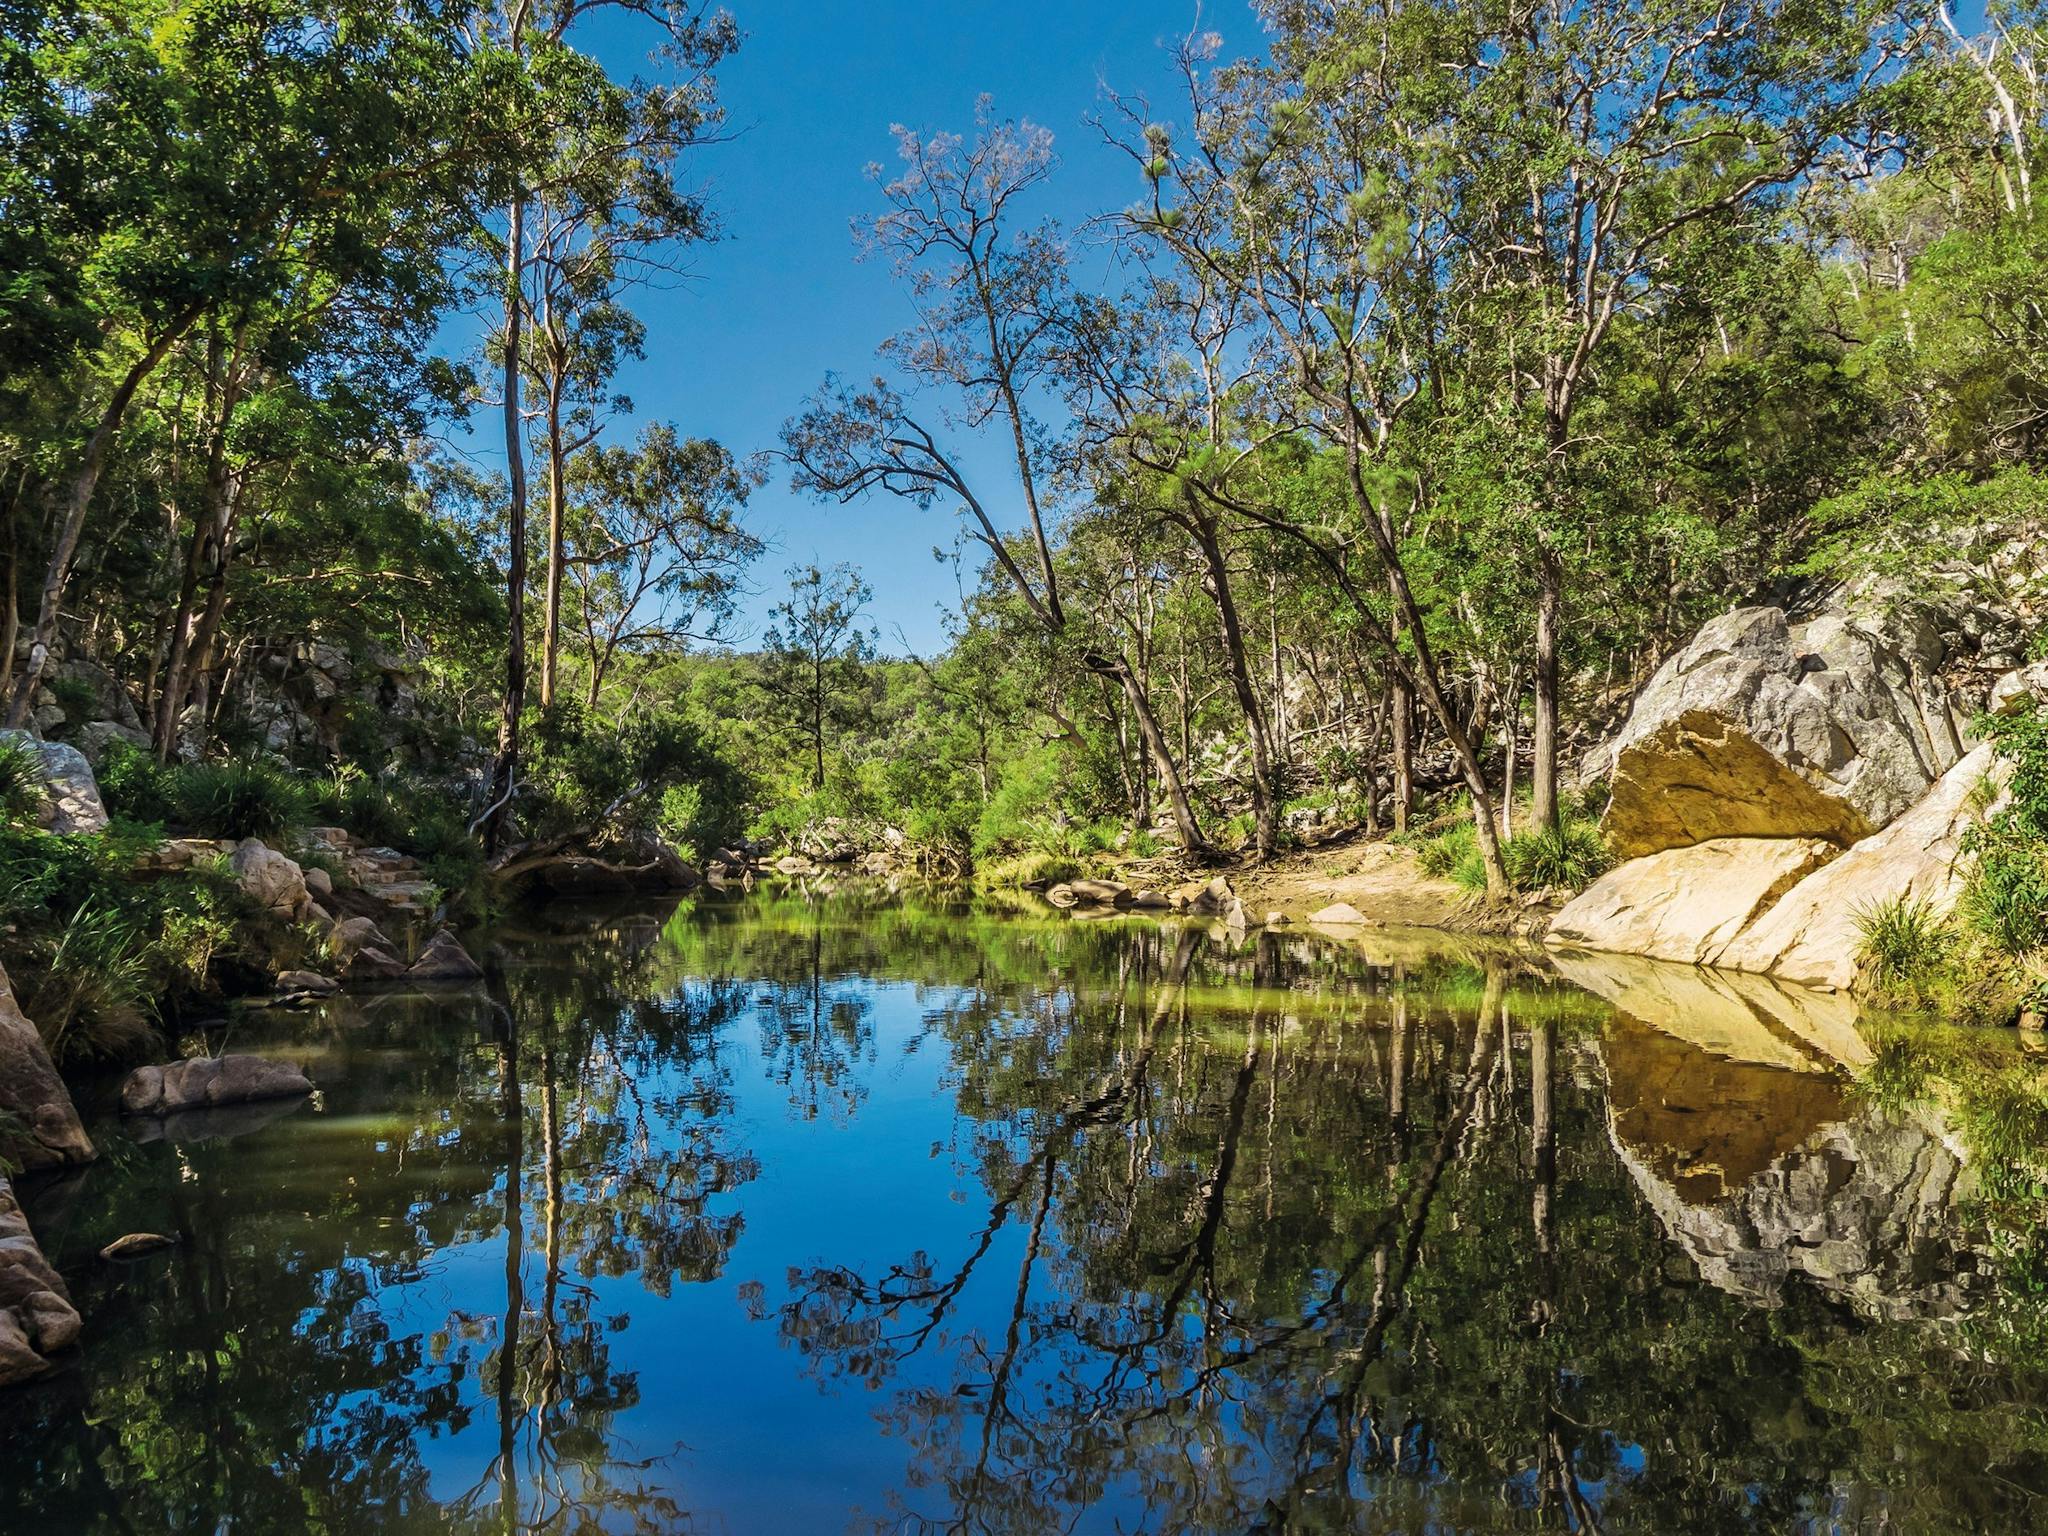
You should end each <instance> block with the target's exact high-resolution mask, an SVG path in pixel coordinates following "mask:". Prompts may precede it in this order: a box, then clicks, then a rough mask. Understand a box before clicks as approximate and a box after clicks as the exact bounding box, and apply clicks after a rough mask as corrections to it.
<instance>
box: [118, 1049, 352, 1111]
mask: <svg viewBox="0 0 2048 1536" xmlns="http://www.w3.org/2000/svg"><path fill="white" fill-rule="evenodd" d="M312 1091H313V1084H312V1082H311V1081H310V1080H309V1079H308V1078H307V1076H306V1074H305V1073H304V1072H301V1071H300V1070H299V1069H298V1068H297V1067H295V1066H292V1065H291V1064H290V1063H289V1062H282V1061H271V1060H269V1059H268V1058H266V1057H262V1056H197V1057H193V1058H191V1059H190V1060H187V1061H174V1062H171V1063H170V1064H168V1065H167V1066H161V1067H137V1068H136V1069H135V1070H134V1071H133V1072H131V1073H129V1074H128V1079H127V1081H126V1082H124V1083H122V1084H121V1112H122V1113H123V1114H128V1115H175V1114H179V1113H182V1112H183V1111H185V1110H188V1109H215V1108H218V1107H219V1106H221V1105H223V1104H247V1103H251V1102H253V1101H255V1100H258V1099H288V1098H293V1097H296V1096H297V1095H299V1094H302V1093H311V1092H312Z"/></svg>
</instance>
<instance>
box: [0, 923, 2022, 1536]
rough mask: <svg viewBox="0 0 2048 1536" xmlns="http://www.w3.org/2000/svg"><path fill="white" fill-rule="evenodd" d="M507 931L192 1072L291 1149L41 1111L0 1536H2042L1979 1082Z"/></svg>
mask: <svg viewBox="0 0 2048 1536" xmlns="http://www.w3.org/2000/svg"><path fill="white" fill-rule="evenodd" d="M527 922H528V926H526V927H524V928H521V929H518V930H514V929H512V928H509V927H508V928H507V929H505V930H503V931H501V932H499V933H498V934H496V935H495V936H494V937H493V938H492V940H491V941H490V946H489V947H490V952H492V953H494V954H495V955H496V957H497V961H496V963H495V964H494V966H493V973H492V976H491V980H490V983H489V986H488V988H487V989H485V990H483V991H480V992H478V993H476V994H474V995H457V996H453V997H451V996H447V995H441V996H389V997H378V998H374V999H369V1000H359V999H346V998H345V999H340V1000H337V1001H334V1002H332V1003H330V1004H327V1005H324V1006H323V1007H321V1008H320V1009H319V1010H317V1011H315V1012H311V1013H296V1014H294V1013H288V1012H284V1011H279V1010H268V1011H256V1010H252V1011H248V1012H245V1013H241V1014H238V1015H236V1016H235V1017H234V1018H233V1019H232V1020H231V1021H229V1022H228V1023H227V1024H226V1025H224V1026H222V1027H221V1028H220V1029H219V1030H216V1031H215V1032H214V1034H213V1035H212V1036H211V1037H210V1038H209V1039H208V1040H207V1041H205V1042H204V1043H205V1044H206V1045H207V1046H209V1047H211V1048H214V1049H233V1050H250V1051H259V1052H262V1053H263V1054H266V1055H270V1056H276V1057H281V1058H287V1059H291V1060H294V1061H296V1062H299V1063H301V1064H303V1065H304V1067H305V1069H306V1071H307V1073H308V1075H309V1076H310V1077H311V1078H312V1079H313V1081H314V1082H315V1083H316V1084H317V1085H318V1091H317V1092H316V1094H315V1095H314V1097H313V1098H312V1099H311V1100H302V1101H292V1102H286V1103H283V1104H274V1105H267V1106H252V1107H247V1108H243V1109H238V1110H234V1111H219V1112H212V1113H211V1114H210V1115H207V1116H202V1117H198V1118H193V1117H186V1118H185V1119H184V1120H182V1121H179V1120H173V1121H170V1122H127V1123H124V1122H122V1121H120V1120H119V1119H118V1118H117V1117H115V1116H114V1115H112V1114H111V1113H110V1110H109V1107H108V1106H106V1105H100V1106H99V1107H98V1108H92V1107H90V1103H89V1102H88V1104H86V1105H82V1106H81V1107H82V1108H86V1109H87V1113H88V1115H89V1118H90V1129H91V1130H92V1133H93V1135H94V1138H95V1140H96V1141H97V1142H98V1143H99V1145H100V1147H101V1149H102V1152H103V1154H104V1155H103V1157H102V1159H101V1160H100V1162H99V1163H97V1164H95V1165H94V1166H92V1167H89V1168H87V1169H84V1170H82V1171H80V1172H78V1173H76V1174H73V1175H71V1176H70V1177H68V1178H65V1179H62V1180H57V1181H48V1180H45V1181H43V1182H41V1183H25V1184H24V1185H23V1187H22V1190H21V1193H22V1195H23V1198H24V1202H25V1204H26V1206H27V1208H28V1210H29V1213H30V1217H31V1220H32V1222H33V1224H34V1227H35V1230H36V1232H37V1234H38V1236H39V1237H40V1239H41V1241H42V1244H43V1246H44V1248H45V1250H46V1251H47V1252H48V1254H49V1256H50V1258H51V1259H52V1260H53V1261H54V1262H55V1263H56V1264H57V1265H58V1266H59V1267H60V1269H61V1270H62V1271H63V1272H64V1274H65V1276H66V1278H67V1280H68V1281H69V1283H70V1285H71V1287H72V1290H73V1293H74V1296H75V1297H76V1300H77V1302H78V1305H79V1308H80V1311H81V1312H82V1313H83V1315H84V1318H85V1343H84V1345H83V1347H82V1348H81V1349H80V1350H78V1351H76V1352H75V1353H74V1354H73V1355H72V1356H71V1357H70V1358H68V1359H67V1360H65V1361H64V1362H63V1364H62V1367H61V1369H59V1370H58V1371H57V1372H55V1373H54V1374H53V1375H52V1376H50V1377H49V1378H47V1379H45V1380H42V1381H40V1382H38V1383H36V1384H35V1385H33V1386H32V1387H29V1388H25V1389H20V1390H17V1391H14V1392H11V1393H8V1394H5V1395H0V1445H4V1447H5V1451H4V1454H0V1529H5V1530H10V1531H12V1530H20V1531H27V1532H51V1533H55V1532H65V1533H84V1532H99V1531H109V1532H112V1531H129V1530H135V1531H144V1530H146V1531H172V1532H193V1533H202V1532H204V1533H211V1532H216V1531H230V1530H232V1531H237V1532H250V1533H259V1532H260V1533H268V1532H282V1531H300V1530H320V1531H327V1532H356V1531H364V1532H370V1531H376V1532H411V1531H420V1532H427V1531H434V1532H439V1531H448V1530H454V1531H466V1530H472V1529H474V1530H484V1529H489V1530H493V1531H507V1530H536V1531H543V1530H544V1531H557V1530H560V1531H622V1532H626V1531H663V1532H667V1531H685V1530H688V1531H711V1532H740V1533H753V1532H777V1531H791V1532H813V1531H839V1530H861V1531H866V1530H873V1531H889V1532H896V1531H937V1530H965V1531H974V1532H1004V1533H1007V1532H1017V1533H1024V1532H1031V1533H1039V1532H1047V1531H1055V1530H1062V1531H1064V1530H1073V1531H1081V1532H1098V1531H1100V1532H1111V1531H1115V1532H1135V1531H1145V1532H1160V1533H1165V1532H1184V1531H1189V1532H1243V1531H1253V1530H1259V1531H1282V1530H1286V1531H1305V1530H1314V1531H1337V1530H1344V1531H1350V1530H1359V1531H1364V1530H1372V1531H1397V1530H1398V1531H1410V1532H1420V1531H1424V1530H1428V1531H1494V1530H1545V1529H1559V1530H1564V1529H1577V1530H1595V1529H1597V1530H1601V1531H1607V1532H1620V1531H1634V1532H1658V1533H1691V1532H1723V1531H1727V1532H1752V1531H1754V1532H1764V1531H1770V1532H1779V1531H1816V1532H1820V1531H1826V1532H1835V1531H1842V1532H1850V1531H1856V1532H1862V1531H1876V1530H1884V1531H1887V1532H1921V1531H1926V1532H1936V1531H1941V1532H1949V1531H1986V1532H1990V1531H1999V1532H2011V1531H2025V1530H2031V1529H2037V1528H2038V1529H2048V1424H2044V1416H2043V1409H2042V1406H2041V1405H2042V1404H2044V1403H2048V1300H2044V1291H2048V1259H2044V1258H2043V1255H2042V1254H2041V1253H2040V1252H2039V1251H2037V1249H2038V1248H2039V1246H2040V1245H2039V1244H2038V1243H2037V1242H2036V1240H2035V1238H2034V1235H2033V1234H2034V1233H2035V1232H2036V1231H2038V1230H2039V1227H2038V1224H2037V1222H2036V1217H2037V1216H2038V1214H2039V1211H2038V1206H2039V1204H2040V1199H2039V1197H2040V1185H2039V1182H2038V1180H2037V1179H2035V1178H2034V1177H2033V1176H2032V1175H2030V1174H2028V1173H2027V1172H2026V1170H2025V1168H2024V1167H2022V1166H2021V1165H2020V1163H2019V1162H2018V1161H2016V1160H2015V1158H2014V1156H2013V1154H2012V1147H2013V1145H2014V1140H2015V1138H2014V1137H2012V1136H2010V1135H2008V1136H2006V1137H2004V1138H2003V1139H2000V1138H1999V1137H1998V1136H1997V1135H1996V1130H1997V1127H1998V1125H1999V1124H2001V1123H2002V1122H2000V1121H1999V1120H1998V1118H1997V1115H1998V1110H1999V1106H2000V1105H2004V1106H2005V1112H2006V1113H2008V1114H2010V1115H2017V1116H2022V1117H2023V1116H2024V1115H2025V1114H2026V1113H2028V1112H2029V1111H2028V1104H2029V1103H2030V1102H2031V1101H2029V1100H2026V1099H2025V1098H2024V1094H2023V1092H2022V1088H2023V1086H2024V1085H2027V1084H2030V1083H2032V1082H2033V1080H2034V1079H2033V1073H2034V1067H2033V1065H2032V1061H2031V1058H2027V1057H2025V1056H2024V1055H2023V1053H2022V1052H2021V1051H2020V1050H2019V1048H2018V1046H2017V1045H2016V1044H2014V1043H2012V1042H2009V1041H2005V1040H1996V1041H1994V1040H1990V1039H1988V1038H1976V1039H1973V1040H1970V1041H1968V1042H1965V1043H1964V1046H1965V1047H1966V1049H1964V1053H1963V1055H1961V1056H1956V1055H1955V1054H1954V1053H1955V1049H1956V1048H1955V1047H1953V1046H1952V1045H1933V1046H1930V1045H1927V1044H1925V1041H1924V1038H1923V1036H1922V1035H1920V1034H1916V1033H1915V1032H1913V1031H1910V1030H1904V1029H1901V1030H1898V1031H1894V1032H1889V1033H1887V1032H1886V1031H1883V1030H1873V1029H1872V1028H1871V1027H1870V1026H1868V1025H1864V1026H1861V1027H1859V1026H1858V1025H1857V1024H1856V1023H1855V1022H1854V1021H1853V1020H1850V1019H1847V1018H1845V1017H1843V1016H1841V1015H1840V1013H1839V1011H1837V1012H1835V1013H1828V1011H1827V1008H1828V1007H1833V1006H1834V1005H1832V1004H1830V1005H1826V1006H1825V1007H1822V1008H1821V1010H1820V1016H1819V1017H1818V1018H1816V1017H1812V1016H1808V1015H1806V1014H1803V1013H1801V1012H1800V1011H1799V1010H1798V1009H1797V1008H1794V1007H1790V1006H1788V1005H1785V1004H1784V1003H1783V1000H1782V995H1781V994H1778V993H1776V992H1771V993H1768V994H1766V993H1763V992H1757V991H1755V990H1754V988H1752V991H1751V992H1749V993H1745V992H1743V991H1741V990H1740V989H1739V988H1737V987H1736V986H1734V985H1733V984H1729V985H1725V986H1724V985H1721V984H1719V983H1715V982H1712V981H1711V979H1710V978H1702V977H1701V975H1700V973H1694V972H1677V971H1669V970H1663V971H1660V970H1655V969H1654V968H1652V969H1643V968H1642V963H1641V962H1634V963H1633V964H1634V965H1635V966H1637V967H1638V969H1637V970H1634V971H1629V970H1624V971H1623V972H1620V973H1617V972H1614V971H1613V970H1612V969H1611V968H1610V969H1608V970H1605V971H1600V972H1599V974H1595V975H1587V974H1582V973H1573V972H1571V971H1570V968H1569V967H1567V972H1566V973H1560V972H1558V971H1557V970H1555V969H1553V968H1552V967H1551V965H1550V964H1549V962H1547V961H1546V960H1544V959H1543V958H1542V957H1541V956H1537V955H1534V954H1532V953H1528V952H1516V951H1512V950H1506V949H1502V950H1492V949H1487V948H1484V947H1472V946H1467V945H1463V944H1460V943H1459V942H1458V941H1456V940H1453V939H1450V938H1446V937H1443V936H1436V937H1427V936H1420V935H1418V936H1413V937H1403V936H1400V935H1394V934H1374V935H1370V936H1368V937H1367V938H1365V939H1363V940H1358V941H1354V942H1338V941H1336V940H1334V939H1331V938H1327V937H1318V936H1315V935H1313V934H1309V933H1306V932H1287V931H1282V932H1277V933H1275V932H1268V933H1255V934H1253V935H1252V936H1251V937H1249V938H1244V937H1242V936H1237V937H1232V936H1230V935H1227V934H1226V933H1224V932H1223V931H1222V930H1221V929H1218V930H1216V931H1214V932H1210V931H1207V930H1204V929H1201V928H1197V927H1193V926H1178V925H1175V924H1155V923H1150V922H1144V921H1138V920H1135V919H1116V920H1108V921H1075V920H1070V919H1067V918H1064V917H1059V918H1051V919H1048V918H1047V917H1046V916H1045V915H1043V914H1042V913H1019V912H1011V911H1005V910H1002V909H999V908H994V907H988V906H978V905H975V904H972V903H967V902H965V901H962V900H959V899H954V898H948V897H944V896H928V897H924V898H911V897H904V898H896V899H888V900H883V899H879V898H871V897H867V896H862V895H860V894H857V893H850V894H841V895H839V896H835V897H834V898H832V899H830V900H824V901H810V900H806V899H804V898H803V897H802V896H801V895H800V894H799V893H795V892H790V891H779V892H773V893H770V892H763V893H757V894H754V895H750V896H745V897H737V896H736V897H733V898H730V899H727V898H717V899H712V900H707V901H705V902H702V903H697V904H685V905H684V906H682V907H679V908H676V909H674V910H671V911H657V912H645V911H616V910H605V911H593V910H583V909H561V910H558V911H555V912H553V913H551V914H550V915H549V916H548V917H546V918H545V919H529V920H527ZM477 952H478V953H479V954H480V955H481V954H483V953H485V952H486V948H485V946H484V944H483V943H482V942H481V941H480V942H479V945H478V949H477ZM1572 974H1576V975H1577V979H1576V980H1573V979H1568V976H1569V975H1572ZM1743 985H1749V984H1746V983H1745V984H1743ZM1702 988H1704V990H1701V989H1702ZM1731 998H1732V999H1733V1001H1732V1002H1730V1001H1729V999H1731ZM189 1044H191V1045H192V1046H193V1047H194V1048H196V1047H197V1045H198V1042H189ZM1944 1050H1947V1051H1949V1054H1948V1055H1944V1054H1943V1051H1944ZM1992 1082H1996V1083H1998V1084H2002V1085H2005V1086H2004V1087H2003V1088H2002V1089H2001V1090H2000V1091H2001V1092H2002V1093H2004V1094H2005V1095H2006V1097H2005V1098H1996V1097H1995V1096H1994V1097H1993V1098H1992V1099H1989V1100H1987V1099H1986V1097H1985V1093H1986V1090H1985V1089H1984V1085H1985V1084H1986V1083H1992ZM1972 1095H1974V1097H1973V1096H1972ZM1973 1105H1974V1106H1976V1109H1975V1110H1972V1109H1971V1106H1973ZM1987 1105H1988V1107H1987ZM1972 1114H1975V1115H1976V1117H1977V1118H1976V1120H1973V1119H1971V1115H1972ZM1978 1120H1981V1121H1983V1122H1984V1126H1985V1128H1984V1129H1983V1131H1982V1136H1981V1139H1982V1141H1983V1144H1984V1146H1985V1147H1987V1148H1990V1149H1992V1150H1990V1151H1989V1152H1979V1151H1978V1150H1976V1144H1975V1143H1973V1141H1972V1140H1971V1134H1972V1132H1971V1127H1972V1126H1973V1125H1975V1124H1976V1123H1977V1121H1978ZM134 1232H153V1233H161V1234H164V1235H166V1236H169V1237H172V1238H174V1239H175V1240H176V1241H175V1245H174V1246H173V1247H171V1248H170V1249H168V1250H166V1251H164V1252H161V1253H157V1254H154V1255H151V1256H149V1257H146V1258H144V1259H142V1260H141V1261H139V1262H136V1263H130V1264H119V1263H114V1262H111V1261H107V1260H103V1259H101V1258H99V1257H98V1254H99V1251H100V1249H101V1248H102V1247H104V1246H105V1245H106V1244H108V1243H110V1242H112V1241H113V1240H114V1239H116V1238H119V1237H121V1236H123V1235H125V1234H128V1233H134Z"/></svg>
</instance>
